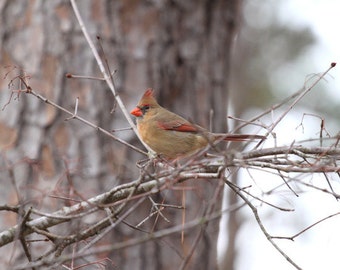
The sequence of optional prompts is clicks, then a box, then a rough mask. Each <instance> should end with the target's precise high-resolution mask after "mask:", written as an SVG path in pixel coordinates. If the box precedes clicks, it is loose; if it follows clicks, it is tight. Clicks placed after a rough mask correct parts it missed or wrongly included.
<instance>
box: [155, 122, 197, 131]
mask: <svg viewBox="0 0 340 270" xmlns="http://www.w3.org/2000/svg"><path fill="white" fill-rule="evenodd" d="M158 126H159V127H160V128H161V129H165V130H173V131H179V132H197V131H198V129H197V127H196V126H194V125H193V124H191V123H190V122H188V121H180V120H170V121H158Z"/></svg>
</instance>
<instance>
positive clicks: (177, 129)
mask: <svg viewBox="0 0 340 270" xmlns="http://www.w3.org/2000/svg"><path fill="white" fill-rule="evenodd" d="M131 114H132V115H134V116H136V117H137V130H138V133H139V135H140V137H141V139H142V140H143V142H144V143H145V144H147V145H148V146H149V147H150V148H151V149H152V150H153V151H154V152H156V153H157V154H158V155H160V156H161V157H164V158H166V159H170V160H171V159H177V158H181V157H187V156H189V155H192V154H194V153H196V152H197V151H199V150H201V149H203V148H205V147H207V146H208V145H209V144H214V143H216V142H218V141H220V140H226V141H244V140H252V139H265V137H264V136H260V135H249V134H223V133H211V132H209V131H208V130H206V129H204V128H202V127H200V126H197V125H194V124H192V123H190V122H189V121H187V120H185V119H184V118H182V117H181V116H179V115H177V114H175V113H173V112H170V111H168V110H167V109H165V108H163V107H161V106H160V105H159V104H158V103H157V101H156V99H155V98H154V95H153V90H152V89H150V88H149V89H147V90H146V91H145V93H144V95H143V96H142V98H141V99H140V101H139V103H138V105H137V106H136V108H134V109H133V110H132V111H131Z"/></svg>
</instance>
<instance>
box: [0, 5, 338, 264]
mask: <svg viewBox="0 0 340 270" xmlns="http://www.w3.org/2000/svg"><path fill="white" fill-rule="evenodd" d="M255 2H256V3H255ZM278 2H279V1H278ZM278 2H272V1H254V2H252V1H236V0H229V1H227V0H213V1H211V0H199V1H177V0H164V1H157V0H149V1H146V0H144V1H143V0H140V1H138V0H128V1H123V0H116V1H110V0H100V1H90V0H82V1H77V5H78V8H79V10H80V14H81V16H82V17H83V20H84V22H85V26H86V28H87V30H88V32H89V34H90V37H91V39H92V40H93V41H94V42H95V45H96V47H97V49H98V50H99V52H100V55H101V57H102V59H104V62H105V61H107V63H108V65H109V67H110V70H111V71H115V72H114V74H113V81H114V85H115V89H116V91H117V94H118V95H119V96H120V98H121V99H122V100H123V102H124V104H125V106H126V108H127V109H128V110H130V109H132V108H133V107H134V106H135V105H136V103H137V102H138V100H139V98H140V96H141V95H142V93H143V92H144V90H145V89H146V88H148V87H152V88H153V89H155V91H156V94H157V98H158V100H159V103H160V104H162V106H164V107H166V108H168V109H170V110H172V111H175V112H177V113H179V114H181V115H183V116H184V117H186V118H188V119H190V120H192V121H194V122H196V123H199V124H200V125H202V126H205V127H210V129H211V130H213V131H214V132H226V131H234V129H233V128H234V127H235V126H237V125H238V124H240V121H237V119H239V118H241V119H245V120H247V119H250V118H252V116H254V115H257V114H259V113H260V112H262V111H264V110H265V109H267V108H270V107H271V106H273V104H276V103H278V102H280V101H281V100H282V99H284V98H286V97H287V96H289V95H291V94H292V93H293V92H295V91H297V90H298V89H299V88H301V87H303V86H304V83H305V79H306V78H307V75H308V74H306V73H304V72H305V71H304V70H305V67H301V66H299V65H298V64H297V59H301V58H308V52H309V50H310V48H311V47H312V46H313V45H314V43H316V37H315V36H314V35H313V32H312V31H311V29H309V28H308V27H295V28H294V27H291V26H289V25H288V24H283V23H282V22H281V21H280V20H279V16H276V14H277V12H278V6H279V4H277V3H278ZM254 3H255V4H254ZM0 14H1V16H0V25H1V27H0V50H1V51H0V65H1V71H0V72H1V73H0V75H1V80H0V105H1V108H2V110H1V111H0V149H1V156H0V166H1V167H0V168H1V170H0V183H1V187H2V188H1V189H0V204H1V205H3V206H20V207H18V208H16V209H17V212H16V213H15V211H2V212H0V228H1V231H4V230H6V229H8V228H10V227H11V226H14V225H15V224H20V221H21V220H22V219H23V216H24V215H23V212H20V211H25V213H26V211H27V210H28V209H29V207H30V206H32V207H33V208H35V209H39V210H40V211H41V212H45V213H52V212H54V211H57V210H59V209H61V208H62V207H64V206H70V205H73V204H75V203H77V202H79V201H86V200H88V199H89V198H91V197H94V196H96V195H98V194H101V193H103V192H105V191H108V190H110V189H111V188H113V187H115V186H119V185H121V184H125V183H129V182H131V181H133V180H136V179H137V178H138V177H139V176H140V174H141V170H140V169H139V168H138V167H137V166H136V163H137V162H138V160H140V159H142V158H145V156H143V155H141V154H140V153H137V152H136V151H134V150H131V149H130V148H129V147H127V146H125V145H123V144H120V143H118V142H116V141H114V140H113V139H112V138H110V137H109V136H107V135H105V134H103V133H101V132H98V130H96V129H94V128H91V127H89V126H87V125H85V124H84V123H82V122H80V121H78V120H76V119H70V120H68V121H65V119H67V118H68V117H69V115H67V114H65V113H64V112H62V111H61V110H59V109H57V108H56V107H54V106H50V105H48V104H46V103H44V102H42V101H41V100H39V99H37V98H36V97H34V96H32V95H28V94H25V93H20V94H18V93H15V92H11V90H13V89H19V87H20V84H19V83H18V82H19V81H18V80H14V81H13V85H11V86H12V88H10V89H9V87H8V85H9V84H10V82H11V79H13V78H15V76H16V75H21V76H24V75H29V76H30V79H29V85H30V86H31V87H32V89H34V91H35V92H37V93H39V94H40V95H42V96H43V97H45V98H46V99H48V100H50V101H53V102H54V103H56V104H58V105H60V106H62V107H63V108H66V109H67V110H69V111H71V112H73V111H74V108H75V106H76V105H75V104H76V100H77V98H79V99H78V100H79V104H77V105H78V106H77V109H78V110H77V114H78V115H80V116H81V117H83V118H84V119H87V120H88V121H90V122H92V123H94V124H95V125H96V126H98V127H101V128H103V129H105V130H107V131H109V132H113V134H114V135H116V136H118V137H119V138H121V139H123V140H124V141H126V142H128V143H129V144H132V145H135V146H138V147H140V148H141V149H143V148H142V145H141V144H140V142H139V141H138V138H137V137H136V135H135V134H134V132H133V131H132V130H124V131H118V129H121V128H125V127H128V122H127V121H126V119H125V117H124V116H123V114H122V112H121V110H120V108H119V106H117V103H116V102H115V97H114V96H113V95H112V92H111V91H110V90H109V89H108V87H107V85H106V84H105V82H104V81H100V80H91V79H86V78H85V79H84V78H67V77H66V76H65V75H66V74H68V73H70V74H74V75H82V76H94V77H102V74H101V73H100V70H99V68H98V66H97V63H96V62H95V60H94V57H93V55H92V51H91V50H90V48H89V46H88V44H87V42H86V40H85V38H84V36H83V33H82V31H81V28H80V26H79V23H78V22H77V20H76V17H75V15H74V12H73V9H72V7H71V4H70V2H69V1H64V0H55V1H38V0H36V1H16V0H11V1H9V0H7V1H6V0H1V1H0ZM265 16H267V17H268V20H269V21H270V23H263V22H264V21H265V20H264V19H263V17H265ZM97 36H99V37H100V40H99V41H98V40H97V39H96V37H97ZM331 61H332V60H330V61H328V60H327V62H326V63H322V65H321V64H320V63H310V62H308V61H305V62H304V64H305V65H308V72H309V73H313V72H319V71H321V70H325V69H326V68H327V67H328V66H329V64H330V62H331ZM306 63H308V64H306ZM283 70H284V71H287V73H284V74H283V73H282V71H283ZM288 70H289V71H288ZM301 70H303V71H302V72H301ZM301 73H302V74H301ZM273 74H275V76H278V74H280V75H282V77H283V78H284V79H283V81H286V82H287V81H288V82H289V81H291V82H292V85H289V83H287V84H288V85H289V86H290V87H289V88H288V89H282V88H283V87H282V86H278V85H277V81H275V80H274V79H273V77H274V75H273ZM296 77H298V80H299V82H298V83H297V82H296V80H294V79H296ZM327 79H329V77H328V78H327ZM287 84H284V85H287ZM325 87H327V84H325V83H323V84H321V86H318V87H317V88H316V89H317V90H314V89H313V94H312V95H309V96H308V97H307V98H306V99H304V100H303V101H302V103H301V105H300V107H297V109H296V110H297V113H296V114H294V115H292V116H289V117H291V118H293V119H295V120H296V119H297V124H296V125H295V126H294V125H292V126H289V125H287V124H285V123H282V125H281V126H280V127H278V129H277V130H276V131H275V132H276V134H277V141H276V142H274V140H273V136H272V134H270V136H269V137H268V141H267V142H266V144H265V145H266V146H274V145H275V143H278V144H279V146H280V145H284V144H286V145H290V144H291V143H293V142H294V140H295V139H303V138H305V139H309V138H310V137H314V138H318V136H319V134H317V132H318V131H320V122H321V120H320V119H324V118H326V117H327V121H326V123H327V129H325V130H326V132H325V134H326V135H330V137H332V136H335V135H336V134H337V132H338V131H339V126H338V123H337V122H336V121H333V119H338V118H337V117H339V110H338V109H337V108H338V103H337V101H336V100H332V99H331V98H328V97H327V94H325V92H323V89H324V88H325ZM13 93H14V94H13ZM304 113H308V115H307V116H306V115H305V117H306V119H304ZM278 114H280V111H274V113H273V114H272V115H270V114H269V115H267V116H266V117H264V118H262V119H261V124H262V123H265V122H266V121H268V123H270V122H271V121H272V119H273V118H274V117H275V115H278ZM227 115H230V116H232V117H233V119H234V120H233V119H227V117H226V116H227ZM311 115H312V116H311ZM314 116H315V117H314ZM235 119H236V120H235ZM299 123H300V125H299ZM263 126H266V124H263ZM290 128H291V130H292V131H290ZM321 129H322V128H321ZM302 130H303V131H302ZM241 131H242V132H246V133H249V132H256V133H261V134H265V133H266V132H267V130H266V129H265V128H261V126H260V127H259V126H256V125H247V126H246V127H245V128H243V129H242V130H238V132H241ZM297 134H298V135H297ZM310 134H311V135H310ZM231 148H232V149H233V151H243V150H244V149H245V148H244V145H243V144H241V145H232V146H231ZM247 149H249V148H247ZM236 171H237V170H235V171H233V172H232V173H231V176H230V177H231V178H232V179H233V182H234V183H238V184H240V185H242V184H243V183H244V186H246V185H247V184H249V182H247V181H250V182H251V183H252V184H254V183H253V182H252V181H251V180H249V178H250V179H253V180H254V179H256V180H258V181H259V182H257V181H255V185H259V186H260V188H259V190H261V189H262V192H263V193H262V195H263V194H266V195H268V194H269V193H272V194H273V196H276V197H274V199H273V201H275V202H278V203H279V204H280V203H282V202H283V203H282V204H283V205H289V207H291V208H294V209H296V210H299V209H300V208H301V209H302V211H303V203H302V204H299V203H298V200H299V199H298V198H295V196H294V194H293V192H291V191H290V190H289V189H288V188H287V186H284V187H283V189H282V190H279V191H278V189H277V187H278V186H280V184H282V181H281V182H280V183H279V184H278V182H275V181H277V180H275V181H274V182H275V183H272V185H270V188H269V187H268V186H267V184H265V183H263V182H261V179H262V177H263V176H261V175H257V174H256V172H251V173H249V172H248V173H247V171H246V170H245V172H243V173H242V172H241V174H240V175H239V176H238V177H239V180H237V174H236ZM249 175H251V177H249ZM285 177H286V176H285ZM309 177H310V178H308V180H306V182H307V183H310V184H311V186H313V187H315V186H316V185H315V183H314V182H313V181H312V179H314V178H313V175H309ZM314 177H316V176H314ZM329 177H330V181H331V183H332V185H331V186H332V188H333V189H334V191H336V190H337V188H339V185H338V180H339V179H338V178H337V174H336V173H335V174H334V173H333V174H332V175H331V176H329ZM244 179H248V180H244ZM269 179H270V178H269ZM266 181H270V180H268V179H267V178H266ZM322 181H324V180H322ZM262 184H263V185H264V186H261V185H262ZM320 185H321V187H320V188H319V189H318V191H319V192H322V189H327V190H328V191H329V190H330V187H329V186H328V185H327V182H326V181H324V182H322V184H320ZM294 188H296V192H298V193H301V194H305V193H306V190H305V189H302V188H301V186H299V184H296V185H295V186H294ZM269 190H270V192H269ZM315 190H316V189H315ZM320 190H321V191H320ZM275 191H277V192H275ZM332 192H333V191H332ZM183 194H185V195H183ZM325 194H326V196H327V200H328V198H330V199H332V200H334V201H336V200H335V199H334V197H332V196H331V194H330V193H327V192H326V193H325ZM333 195H334V194H333ZM183 196H185V200H184V203H185V208H186V210H185V221H186V222H188V221H190V220H193V219H195V218H197V217H200V216H202V215H204V212H205V211H206V210H207V209H208V208H209V207H213V208H214V209H215V210H218V209H221V208H222V201H223V200H224V202H223V205H224V207H225V208H228V207H230V209H232V208H233V207H234V206H236V205H238V203H239V199H238V196H237V194H236V193H235V192H234V191H233V190H231V189H225V190H224V191H223V183H221V181H218V180H216V179H205V180H202V181H197V180H196V179H191V180H189V181H186V182H185V183H183V184H178V186H173V187H171V188H169V189H168V190H165V191H162V192H161V193H157V194H154V195H150V198H149V199H146V200H145V201H143V202H142V203H140V204H138V206H136V209H134V211H133V215H131V216H129V217H128V218H127V219H126V220H125V221H126V224H120V225H119V226H116V227H115V228H114V229H112V230H111V231H109V232H106V234H105V237H104V238H103V239H101V240H100V241H99V242H98V243H96V247H100V246H101V245H105V244H111V243H112V242H124V241H126V240H129V239H134V237H138V236H140V235H144V234H146V232H148V233H150V232H155V231H157V230H160V229H164V228H171V227H172V226H174V225H179V224H183V209H182V208H181V206H183ZM155 202H157V203H164V204H168V205H173V206H178V208H176V207H168V208H166V210H165V211H164V212H163V214H164V216H166V219H165V218H164V219H163V218H161V217H159V215H155V216H153V215H151V213H153V212H152V211H153V209H154V208H153V207H154V204H155ZM133 205H134V202H131V203H130V204H128V206H127V208H130V209H133V207H134V206H133ZM208 206H209V207H208ZM257 206H258V207H259V208H260V207H261V206H263V205H262V203H261V201H259V203H258V205H257ZM3 208H5V207H3ZM244 208H246V207H244V206H243V207H241V210H239V208H237V209H234V210H230V211H226V215H225V216H226V217H225V219H222V220H221V219H214V220H212V221H210V222H209V223H208V224H207V225H206V226H202V227H200V226H195V227H193V228H191V229H190V230H187V231H185V233H184V237H183V234H182V233H183V232H180V231H179V232H177V234H173V235H170V236H165V237H163V238H160V239H157V240H153V241H148V242H145V243H141V244H138V245H133V246H131V247H128V248H122V249H118V250H112V251H106V252H103V253H100V254H99V255H95V254H94V255H93V256H90V257H86V258H81V259H77V260H69V261H66V262H64V263H65V265H67V266H68V267H69V268H70V269H75V268H76V267H80V266H82V269H94V268H92V267H97V268H98V269H180V268H181V267H182V268H183V269H184V268H185V269H217V268H219V269H252V268H250V265H252V264H254V265H258V264H260V265H261V264H263V265H264V266H265V267H264V268H263V269H273V268H275V267H276V266H275V265H271V262H270V261H269V259H268V261H262V262H260V263H255V262H254V261H256V258H255V257H254V256H255V255H252V254H251V253H249V252H250V251H249V249H247V248H246V247H249V246H250V247H251V246H252V245H253V244H252V241H255V240H250V239H252V237H253V236H252V235H248V236H244V231H243V233H241V229H243V230H244V228H249V227H251V228H252V229H249V231H252V230H257V231H260V229H259V228H258V226H257V224H255V222H253V219H254V217H252V216H249V215H248V214H246V212H247V211H248V210H247V209H244ZM18 209H19V210H18ZM2 210H3V209H2ZM7 210H8V209H7ZM235 210H238V211H235ZM277 212H278V214H277ZM297 213H300V212H299V211H297ZM327 213H328V212H324V213H323V215H320V218H321V217H324V216H327ZM332 213H333V212H331V213H329V214H332ZM98 215H99V216H100V214H98ZM104 216H105V214H104ZM148 216H149V219H147V220H146V221H145V222H144V223H143V224H142V227H141V229H142V230H143V232H141V231H139V230H137V229H136V228H135V227H131V226H129V225H131V224H134V226H135V225H136V224H138V223H140V222H141V221H143V220H144V219H145V218H146V217H148ZM96 218H98V216H96V217H95V216H91V215H88V216H86V217H85V218H83V219H81V220H77V219H75V220H73V221H70V222H68V223H67V224H63V225H62V226H60V227H58V228H57V229H56V230H55V231H53V229H52V231H53V233H56V234H62V235H68V234H69V233H71V232H74V231H77V230H78V231H81V230H83V229H84V228H86V227H87V225H88V224H90V223H91V222H93V220H95V219H96ZM264 218H265V220H266V221H268V223H267V224H266V225H268V226H269V227H270V225H273V224H275V223H286V222H287V223H289V224H288V225H287V226H288V227H289V230H290V231H291V232H292V233H293V232H296V231H298V230H299V229H301V228H305V227H307V226H308V225H310V224H311V223H312V222H310V220H308V221H307V219H304V217H303V216H301V219H300V220H298V219H294V220H293V221H290V222H288V221H287V218H286V216H285V215H283V214H282V213H281V212H280V211H279V210H277V209H275V210H274V209H270V210H268V209H266V210H264ZM267 218H268V219H267ZM249 220H251V221H249ZM332 220H336V217H335V218H334V219H332ZM314 221H316V220H314ZM252 222H253V223H252ZM334 224H335V223H334ZM221 227H223V228H222V229H221ZM254 228H255V229H254ZM296 228H299V229H296ZM326 230H327V229H326ZM221 231H223V233H222V232H221ZM99 233H100V232H98V234H99ZM280 233H282V232H280V231H278V234H280ZM182 237H183V238H182ZM247 237H249V238H248V239H247ZM261 237H263V235H261ZM327 237H329V236H327ZM38 238H39V239H40V240H41V237H37V235H36V234H33V235H31V236H28V237H27V239H29V240H30V241H32V240H37V239H38ZM197 239H198V241H197V242H196V240H197ZM87 241H90V239H86V240H84V239H82V241H79V242H78V243H74V244H73V245H70V246H67V247H65V249H63V251H62V254H72V252H74V250H77V249H78V248H80V247H82V246H83V245H85V244H86V243H87ZM261 241H266V240H265V237H263V239H262V240H261ZM217 243H218V244H217ZM254 243H257V242H256V241H255V242H254ZM54 245H56V243H54ZM283 245H285V244H283ZM46 246H47V244H46V243H44V242H32V243H31V244H28V249H29V250H30V252H29V253H30V254H31V256H32V258H33V259H34V258H37V257H39V256H41V255H43V254H44V252H46V250H47V248H46ZM193 247H194V248H193ZM285 247H286V246H285ZM252 248H253V249H254V251H255V250H256V249H258V248H257V247H256V246H253V247H252ZM315 248H316V249H317V248H320V247H317V244H316V245H315ZM271 249H272V247H271ZM244 250H246V251H244ZM0 251H1V253H2V254H5V253H6V254H9V256H6V257H4V256H2V257H1V259H0V263H1V265H3V266H4V267H5V268H6V267H7V268H15V267H17V269H23V268H19V266H20V265H24V264H25V263H27V252H26V253H25V251H24V248H22V247H21V245H20V243H19V241H16V242H14V243H11V244H8V245H5V246H3V247H1V248H0ZM191 251H192V254H191ZM254 254H255V253H254ZM275 254H276V253H275ZM191 255H192V256H191ZM240 256H241V257H240ZM275 256H278V257H280V255H275ZM306 256H307V255H306ZM293 257H294V258H293V259H294V260H296V261H298V262H301V261H302V264H304V263H306V262H305V259H304V258H303V256H301V258H296V257H295V256H293ZM330 257H332V256H331V255H330ZM48 258H49V260H50V261H51V260H52V259H51V257H48ZM280 260H282V264H285V263H287V265H286V266H287V267H290V265H289V264H288V262H285V259H284V258H283V257H280ZM328 260H330V261H332V260H331V259H328ZM242 261H243V264H242ZM244 261H248V263H244ZM71 262H72V263H71ZM242 265H243V266H242ZM20 267H21V266H20ZM40 267H43V266H40ZM46 267H48V266H46ZM56 267H61V266H60V265H59V266H56ZM242 267H246V268H242ZM254 269H255V268H254ZM275 269H277V268H275ZM285 269H288V268H285Z"/></svg>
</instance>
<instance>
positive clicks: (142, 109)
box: [140, 105, 150, 115]
mask: <svg viewBox="0 0 340 270" xmlns="http://www.w3.org/2000/svg"><path fill="white" fill-rule="evenodd" d="M140 109H141V111H142V113H143V115H144V114H145V113H146V112H147V111H148V110H149V109H150V105H143V106H142V107H141V108H140Z"/></svg>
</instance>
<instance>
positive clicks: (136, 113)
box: [130, 107, 143, 117]
mask: <svg viewBox="0 0 340 270" xmlns="http://www.w3.org/2000/svg"><path fill="white" fill-rule="evenodd" d="M130 113H131V114H132V115H134V116H136V117H139V116H142V115H143V112H142V110H141V109H139V108H138V107H136V108H134V109H133V110H132V111H131V112H130Z"/></svg>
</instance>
